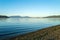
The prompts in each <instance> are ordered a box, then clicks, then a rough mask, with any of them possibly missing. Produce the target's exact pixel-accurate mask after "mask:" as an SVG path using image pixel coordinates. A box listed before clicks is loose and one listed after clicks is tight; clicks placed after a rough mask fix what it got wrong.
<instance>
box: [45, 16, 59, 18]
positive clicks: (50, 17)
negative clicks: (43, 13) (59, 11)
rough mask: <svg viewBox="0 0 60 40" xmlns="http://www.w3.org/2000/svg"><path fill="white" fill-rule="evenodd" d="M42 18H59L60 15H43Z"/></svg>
mask: <svg viewBox="0 0 60 40" xmlns="http://www.w3.org/2000/svg"><path fill="white" fill-rule="evenodd" d="M44 18H60V15H55V16H47V17H44Z"/></svg>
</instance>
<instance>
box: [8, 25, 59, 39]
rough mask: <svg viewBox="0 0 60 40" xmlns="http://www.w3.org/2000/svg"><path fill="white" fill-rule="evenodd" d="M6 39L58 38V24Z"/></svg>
mask: <svg viewBox="0 0 60 40" xmlns="http://www.w3.org/2000/svg"><path fill="white" fill-rule="evenodd" d="M7 40H60V25H57V26H52V27H49V28H44V29H41V30H38V31H35V32H31V33H28V34H25V35H19V36H16V37H14V38H10V39H7Z"/></svg>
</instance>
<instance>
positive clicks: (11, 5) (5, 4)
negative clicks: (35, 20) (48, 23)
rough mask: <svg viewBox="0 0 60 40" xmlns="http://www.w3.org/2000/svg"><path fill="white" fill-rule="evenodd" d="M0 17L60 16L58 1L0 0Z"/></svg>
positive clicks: (59, 1) (59, 3)
mask: <svg viewBox="0 0 60 40" xmlns="http://www.w3.org/2000/svg"><path fill="white" fill-rule="evenodd" d="M0 15H9V16H10V15H21V16H34V17H36V16H38V17H40V16H49V15H60V0H0Z"/></svg>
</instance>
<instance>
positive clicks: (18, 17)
mask: <svg viewBox="0 0 60 40" xmlns="http://www.w3.org/2000/svg"><path fill="white" fill-rule="evenodd" d="M10 18H30V17H29V16H10Z"/></svg>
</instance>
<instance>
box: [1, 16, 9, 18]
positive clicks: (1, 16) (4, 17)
mask: <svg viewBox="0 0 60 40" xmlns="http://www.w3.org/2000/svg"><path fill="white" fill-rule="evenodd" d="M0 18H9V17H8V16H5V15H0Z"/></svg>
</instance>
